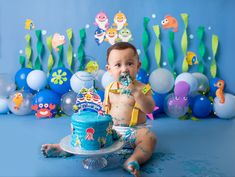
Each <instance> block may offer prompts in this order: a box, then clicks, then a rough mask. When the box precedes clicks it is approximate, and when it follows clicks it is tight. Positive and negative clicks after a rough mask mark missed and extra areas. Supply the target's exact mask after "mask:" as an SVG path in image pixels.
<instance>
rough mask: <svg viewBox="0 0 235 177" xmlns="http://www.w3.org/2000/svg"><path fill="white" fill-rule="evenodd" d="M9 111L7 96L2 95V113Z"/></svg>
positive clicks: (0, 111) (0, 101) (0, 108)
mask: <svg viewBox="0 0 235 177" xmlns="http://www.w3.org/2000/svg"><path fill="white" fill-rule="evenodd" d="M8 112H9V108H8V105H7V98H1V97H0V114H6V113H8Z"/></svg>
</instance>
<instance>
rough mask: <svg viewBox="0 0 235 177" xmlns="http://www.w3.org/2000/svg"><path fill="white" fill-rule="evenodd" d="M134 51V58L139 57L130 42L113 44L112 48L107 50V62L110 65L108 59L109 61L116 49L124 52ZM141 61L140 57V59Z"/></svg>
mask: <svg viewBox="0 0 235 177" xmlns="http://www.w3.org/2000/svg"><path fill="white" fill-rule="evenodd" d="M128 48H130V49H132V50H133V51H134V56H136V55H137V56H138V53H137V50H136V48H135V46H134V45H132V44H131V43H129V42H117V43H115V44H113V45H112V46H111V47H109V48H108V50H107V56H106V62H107V63H108V59H109V54H110V52H111V51H112V50H114V49H116V50H124V49H128ZM138 59H139V57H138Z"/></svg>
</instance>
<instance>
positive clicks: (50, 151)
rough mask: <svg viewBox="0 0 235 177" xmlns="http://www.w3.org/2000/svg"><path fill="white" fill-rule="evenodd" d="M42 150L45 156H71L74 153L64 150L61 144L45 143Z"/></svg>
mask: <svg viewBox="0 0 235 177" xmlns="http://www.w3.org/2000/svg"><path fill="white" fill-rule="evenodd" d="M41 151H42V154H43V155H44V156H45V157H70V156H72V155H73V154H71V153H68V152H65V151H63V150H62V149H61V148H60V146H59V144H43V145H42V147H41Z"/></svg>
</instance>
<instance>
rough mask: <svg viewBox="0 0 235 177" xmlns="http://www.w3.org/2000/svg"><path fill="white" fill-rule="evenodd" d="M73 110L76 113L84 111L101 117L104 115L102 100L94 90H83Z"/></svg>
mask: <svg viewBox="0 0 235 177" xmlns="http://www.w3.org/2000/svg"><path fill="white" fill-rule="evenodd" d="M73 109H74V112H75V113H76V112H79V111H82V110H90V111H94V112H98V113H99V114H101V115H103V114H104V111H103V107H102V101H101V98H100V96H99V95H98V94H97V92H96V90H95V89H94V88H89V89H87V88H82V89H81V90H80V92H79V94H78V95H77V99H76V103H75V105H74V106H73Z"/></svg>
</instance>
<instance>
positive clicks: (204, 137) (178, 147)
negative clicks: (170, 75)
mask: <svg viewBox="0 0 235 177" xmlns="http://www.w3.org/2000/svg"><path fill="white" fill-rule="evenodd" d="M149 123H150V124H152V126H153V130H154V132H155V133H156V134H157V136H158V145H157V147H156V149H155V153H154V154H153V157H152V159H151V160H150V161H149V162H148V163H146V164H145V165H143V166H142V167H141V170H142V173H141V175H142V176H143V177H156V176H169V177H171V176H180V177H186V176H187V177H188V176H189V177H198V176H201V177H205V176H206V177H209V176H211V177H216V176H218V177H225V176H228V177H230V176H235V165H234V164H235V140H234V139H235V138H234V137H235V119H233V120H221V119H212V118H211V119H205V120H201V121H192V120H185V121H183V120H178V119H175V118H167V117H161V118H158V119H156V120H154V121H149ZM69 133H70V119H69V118H68V117H62V118H55V119H41V120H38V119H36V118H35V117H34V116H15V115H0V140H1V146H0V176H30V177H33V176H79V177H83V176H87V177H92V176H99V177H106V176H107V177H110V176H112V177H128V176H131V175H130V174H128V173H127V172H126V171H124V170H123V169H122V168H121V163H120V161H123V159H125V158H126V156H123V155H119V156H118V155H110V156H108V157H107V159H108V161H109V165H108V166H107V167H106V168H105V169H102V170H98V171H97V170H86V169H84V168H83V166H82V160H83V158H82V157H80V156H73V157H69V158H66V159H63V158H44V157H43V156H42V154H41V152H40V147H41V144H44V143H58V142H59V141H60V140H61V139H62V138H63V137H65V136H66V135H68V134H69Z"/></svg>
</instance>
